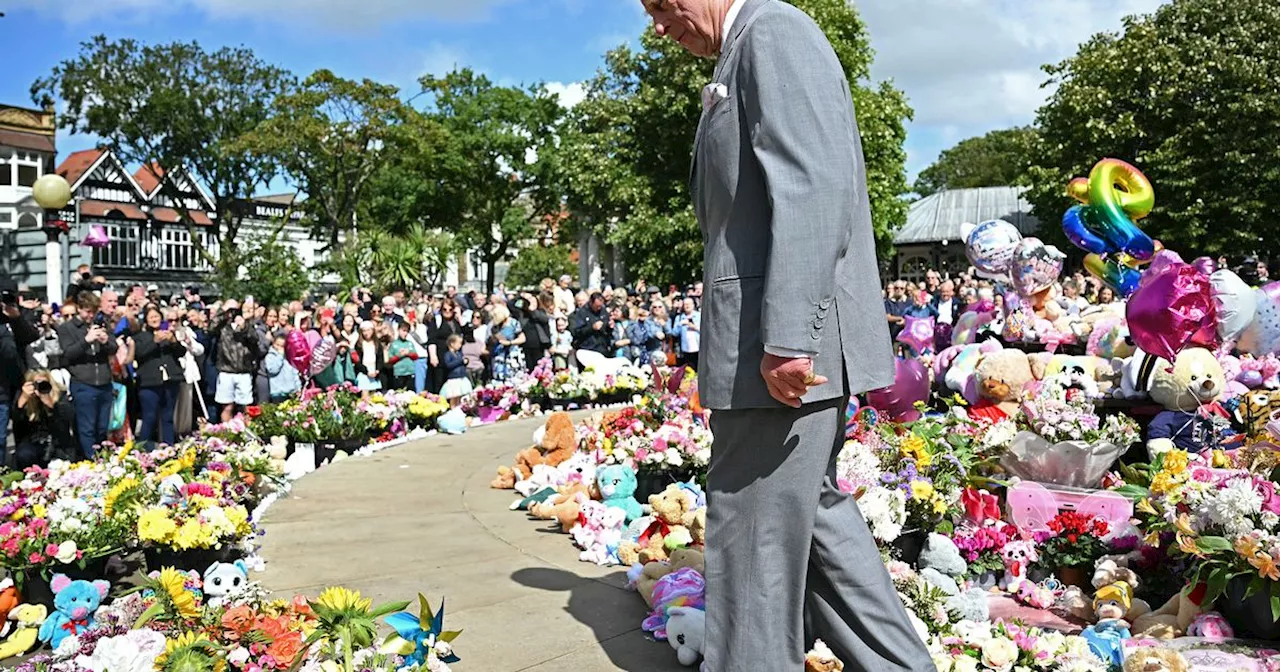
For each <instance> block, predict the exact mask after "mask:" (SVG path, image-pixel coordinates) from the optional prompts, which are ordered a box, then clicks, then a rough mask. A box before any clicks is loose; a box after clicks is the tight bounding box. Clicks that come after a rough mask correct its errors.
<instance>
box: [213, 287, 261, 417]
mask: <svg viewBox="0 0 1280 672" xmlns="http://www.w3.org/2000/svg"><path fill="white" fill-rule="evenodd" d="M214 331H215V332H216V333H217V335H218V359H217V366H218V385H217V391H216V393H215V394H214V401H216V402H218V403H219V404H221V405H222V422H228V421H230V420H231V418H233V417H235V413H236V407H237V406H239V407H241V408H243V407H246V406H251V405H253V372H254V369H255V368H257V365H258V357H259V355H258V333H257V332H256V331H254V330H253V328H252V327H251V326H250V325H249V321H248V320H247V319H246V318H245V316H244V314H243V313H241V312H240V304H239V303H237V302H236V301H235V300H234V299H230V300H228V301H227V302H226V303H224V304H223V306H222V317H221V318H220V320H219V322H218V326H217V328H216V329H215V330H214Z"/></svg>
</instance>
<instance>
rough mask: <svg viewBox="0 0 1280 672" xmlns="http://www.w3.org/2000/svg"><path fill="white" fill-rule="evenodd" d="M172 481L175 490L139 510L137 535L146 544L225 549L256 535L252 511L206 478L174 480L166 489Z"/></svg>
mask: <svg viewBox="0 0 1280 672" xmlns="http://www.w3.org/2000/svg"><path fill="white" fill-rule="evenodd" d="M170 484H172V487H174V488H176V491H175V492H165V493H162V494H161V495H160V500H159V501H158V502H155V503H154V504H150V505H147V506H144V507H143V508H142V509H141V510H140V511H139V512H138V517H137V521H138V522H137V525H138V529H137V536H138V539H140V540H141V541H142V542H143V543H145V544H148V545H150V546H153V547H165V548H171V549H174V550H178V551H187V550H193V549H209V548H222V547H223V546H224V545H228V544H234V543H236V542H238V541H240V540H242V539H245V538H248V537H250V536H251V535H253V533H254V529H253V523H252V522H251V521H250V520H249V512H248V511H247V510H246V509H245V507H244V505H243V504H235V503H233V502H231V501H229V500H228V499H225V498H224V497H223V494H222V492H221V491H220V488H216V487H214V485H212V484H210V483H208V482H202V481H193V482H188V483H182V484H181V485H177V484H176V482H174V481H170V482H168V483H166V484H165V486H166V488H167V487H170Z"/></svg>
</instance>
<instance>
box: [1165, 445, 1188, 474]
mask: <svg viewBox="0 0 1280 672" xmlns="http://www.w3.org/2000/svg"><path fill="white" fill-rule="evenodd" d="M1164 470H1165V471H1167V472H1169V473H1171V474H1181V473H1182V472H1184V471H1186V470H1187V451H1185V450H1171V451H1169V452H1167V453H1165V454H1164Z"/></svg>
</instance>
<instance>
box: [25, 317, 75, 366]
mask: <svg viewBox="0 0 1280 672" xmlns="http://www.w3.org/2000/svg"><path fill="white" fill-rule="evenodd" d="M56 326H57V325H56V324H54V319H53V309H52V308H50V307H48V306H45V307H44V310H43V311H42V312H41V313H40V324H39V325H37V327H36V330H37V332H38V333H39V338H37V339H36V340H34V341H32V342H31V344H30V345H28V346H27V353H26V355H27V356H26V360H27V369H28V370H31V369H48V370H49V371H50V372H51V373H52V374H53V375H54V377H55V378H59V381H58V382H60V383H64V384H65V383H67V382H70V376H68V375H67V372H66V371H65V370H64V371H62V372H61V375H60V374H59V373H58V370H59V369H62V345H61V344H59V343H58V330H57V329H56Z"/></svg>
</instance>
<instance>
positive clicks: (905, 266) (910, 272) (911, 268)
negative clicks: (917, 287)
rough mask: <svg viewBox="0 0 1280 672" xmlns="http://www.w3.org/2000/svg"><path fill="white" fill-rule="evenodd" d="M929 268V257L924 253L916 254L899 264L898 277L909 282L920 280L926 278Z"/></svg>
mask: <svg viewBox="0 0 1280 672" xmlns="http://www.w3.org/2000/svg"><path fill="white" fill-rule="evenodd" d="M928 270H929V259H928V258H927V257H925V256H923V255H920V254H915V255H912V256H910V257H907V258H906V259H903V260H902V262H901V264H900V265H899V266H898V277H899V278H900V279H902V280H907V281H909V282H919V281H921V280H924V274H925V272H926V271H928Z"/></svg>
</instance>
